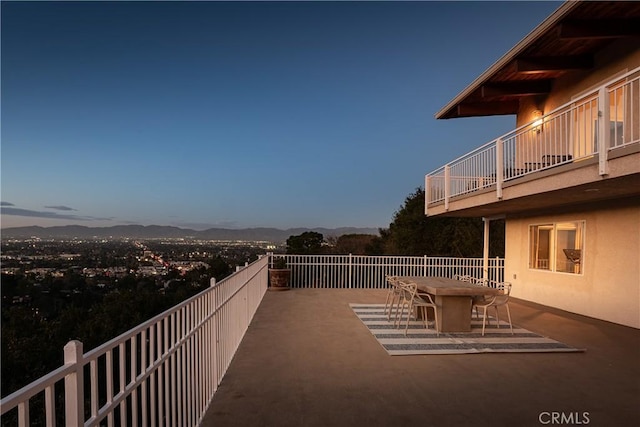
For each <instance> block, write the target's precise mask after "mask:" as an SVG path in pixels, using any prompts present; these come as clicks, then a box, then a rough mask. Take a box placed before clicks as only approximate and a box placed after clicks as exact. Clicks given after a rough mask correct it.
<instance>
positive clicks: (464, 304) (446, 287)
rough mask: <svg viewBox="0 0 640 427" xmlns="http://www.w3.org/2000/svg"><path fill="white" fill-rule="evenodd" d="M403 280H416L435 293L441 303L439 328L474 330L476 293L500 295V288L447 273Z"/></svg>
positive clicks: (408, 281)
mask: <svg viewBox="0 0 640 427" xmlns="http://www.w3.org/2000/svg"><path fill="white" fill-rule="evenodd" d="M398 279H399V281H400V282H401V283H405V284H415V285H417V288H418V290H420V291H422V292H426V293H428V294H431V295H433V296H434V300H435V303H436V305H437V306H438V310H437V311H438V322H437V323H438V327H439V330H438V331H439V332H469V331H471V304H472V300H473V297H474V296H483V295H499V294H500V293H501V291H500V290H498V289H494V288H490V287H488V286H481V285H476V284H474V283H469V282H463V281H461V280H456V279H450V278H447V277H431V276H400V277H398Z"/></svg>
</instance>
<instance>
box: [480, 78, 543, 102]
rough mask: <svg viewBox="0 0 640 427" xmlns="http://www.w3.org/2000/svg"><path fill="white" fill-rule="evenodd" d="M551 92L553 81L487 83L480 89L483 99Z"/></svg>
mask: <svg viewBox="0 0 640 427" xmlns="http://www.w3.org/2000/svg"><path fill="white" fill-rule="evenodd" d="M549 92H551V80H530V81H519V82H518V81H516V82H499V83H487V84H484V85H482V86H481V87H480V96H482V97H483V98H492V97H496V96H500V97H514V98H519V97H522V96H533V95H546V94H548V93H549Z"/></svg>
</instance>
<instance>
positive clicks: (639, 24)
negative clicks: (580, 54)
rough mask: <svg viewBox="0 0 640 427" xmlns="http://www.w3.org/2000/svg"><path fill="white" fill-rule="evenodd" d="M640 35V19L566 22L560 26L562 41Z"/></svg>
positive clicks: (559, 35)
mask: <svg viewBox="0 0 640 427" xmlns="http://www.w3.org/2000/svg"><path fill="white" fill-rule="evenodd" d="M636 35H640V19H602V20H601V19H592V20H587V19H584V20H575V21H566V22H563V23H562V24H560V25H559V26H558V37H559V38H560V39H561V40H580V39H583V40H588V39H615V38H621V37H629V36H636Z"/></svg>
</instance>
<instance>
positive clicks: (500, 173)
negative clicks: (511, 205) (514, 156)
mask: <svg viewBox="0 0 640 427" xmlns="http://www.w3.org/2000/svg"><path fill="white" fill-rule="evenodd" d="M503 157H504V141H503V140H502V138H498V139H497V140H496V197H497V198H498V199H500V200H502V183H503V182H504V162H503Z"/></svg>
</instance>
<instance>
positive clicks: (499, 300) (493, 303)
mask: <svg viewBox="0 0 640 427" xmlns="http://www.w3.org/2000/svg"><path fill="white" fill-rule="evenodd" d="M489 283H490V284H492V285H495V287H496V288H497V289H499V290H501V291H502V294H501V295H494V296H490V297H484V298H483V299H482V300H481V301H480V300H478V301H474V302H473V305H472V309H475V310H477V309H478V308H482V309H483V314H482V336H484V330H485V324H486V322H487V311H489V309H490V308H491V307H493V308H494V309H495V311H496V322H497V326H498V327H500V317H499V313H498V307H501V306H504V307H505V308H506V309H507V317H508V318H509V328H510V329H511V335H513V324H512V323H511V312H510V311H509V294H510V293H511V283H509V282H489ZM476 313H477V311H476Z"/></svg>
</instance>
